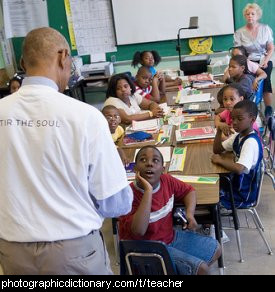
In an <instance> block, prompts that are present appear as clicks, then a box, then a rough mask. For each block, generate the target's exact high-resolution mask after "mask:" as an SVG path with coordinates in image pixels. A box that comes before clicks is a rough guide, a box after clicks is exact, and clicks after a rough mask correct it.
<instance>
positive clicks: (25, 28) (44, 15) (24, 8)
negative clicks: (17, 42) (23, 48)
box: [3, 0, 49, 39]
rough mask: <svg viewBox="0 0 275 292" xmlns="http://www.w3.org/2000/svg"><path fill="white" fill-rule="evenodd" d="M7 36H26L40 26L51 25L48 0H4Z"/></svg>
mask: <svg viewBox="0 0 275 292" xmlns="http://www.w3.org/2000/svg"><path fill="white" fill-rule="evenodd" d="M3 14H4V27H5V34H6V38H7V39H9V38H12V37H24V36H26V34H27V33H28V32H29V31H30V30H32V29H34V28H38V27H45V26H49V20H48V9H47V1H44V0H28V1H18V0H3Z"/></svg>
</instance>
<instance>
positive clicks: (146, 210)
mask: <svg viewBox="0 0 275 292" xmlns="http://www.w3.org/2000/svg"><path fill="white" fill-rule="evenodd" d="M136 181H137V182H139V183H140V184H141V185H142V188H143V189H144V194H143V196H142V200H141V202H140V205H139V207H138V209H137V211H136V213H135V214H134V216H133V220H132V225H131V232H132V233H133V234H134V235H137V236H144V234H145V233H146V231H147V229H148V225H149V219H150V212H151V206H152V193H153V187H152V186H151V185H150V183H149V182H148V181H147V180H146V179H144V178H143V177H141V176H140V173H139V171H138V172H137V173H136Z"/></svg>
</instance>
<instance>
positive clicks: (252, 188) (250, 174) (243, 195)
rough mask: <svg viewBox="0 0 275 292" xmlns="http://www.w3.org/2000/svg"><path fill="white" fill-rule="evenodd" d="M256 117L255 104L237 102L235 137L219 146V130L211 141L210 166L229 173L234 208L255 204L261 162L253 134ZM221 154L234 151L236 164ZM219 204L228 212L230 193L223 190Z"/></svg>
mask: <svg viewBox="0 0 275 292" xmlns="http://www.w3.org/2000/svg"><path fill="white" fill-rule="evenodd" d="M257 115H258V108H257V106H256V104H255V103H254V102H252V101H250V100H243V101H240V102H238V103H237V104H235V106H234V108H233V111H232V119H233V128H234V130H235V131H236V132H237V133H236V134H234V135H232V136H231V137H230V138H229V139H227V140H226V141H224V142H222V140H221V138H222V131H221V130H220V129H219V128H218V129H217V135H216V137H215V141H214V147H213V151H214V153H215V154H214V155H213V156H212V162H213V163H217V164H219V165H221V166H223V167H224V168H226V169H228V170H229V171H231V172H232V180H231V181H232V188H233V195H234V201H235V206H236V208H242V207H248V206H251V205H253V204H254V203H255V202H256V200H257V191H258V190H257V188H258V187H257V172H258V169H259V167H260V162H261V160H262V158H263V148H262V144H261V141H260V138H259V136H258V135H257V133H256V132H255V131H254V130H253V123H254V122H255V120H256V118H257ZM224 151H233V152H234V155H235V161H231V160H226V159H223V158H222V157H221V156H220V155H219V154H220V153H222V152H224ZM220 201H221V204H222V205H223V206H224V207H225V208H226V209H231V203H230V194H229V190H228V189H225V188H223V186H221V197H220Z"/></svg>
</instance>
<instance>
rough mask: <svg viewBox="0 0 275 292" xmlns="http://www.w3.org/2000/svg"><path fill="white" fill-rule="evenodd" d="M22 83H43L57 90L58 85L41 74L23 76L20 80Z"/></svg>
mask: <svg viewBox="0 0 275 292" xmlns="http://www.w3.org/2000/svg"><path fill="white" fill-rule="evenodd" d="M24 85H45V86H49V87H51V88H53V89H54V90H57V91H58V86H57V85H56V83H55V82H54V81H53V80H51V79H49V78H47V77H43V76H31V77H25V78H24V79H23V82H22V86H24Z"/></svg>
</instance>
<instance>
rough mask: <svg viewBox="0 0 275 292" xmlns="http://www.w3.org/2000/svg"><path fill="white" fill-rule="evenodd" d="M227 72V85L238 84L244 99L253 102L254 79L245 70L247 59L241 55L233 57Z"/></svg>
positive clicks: (246, 69)
mask: <svg viewBox="0 0 275 292" xmlns="http://www.w3.org/2000/svg"><path fill="white" fill-rule="evenodd" d="M228 72H229V75H230V79H229V80H228V81H227V83H233V82H236V83H238V84H239V85H240V88H241V90H242V91H243V93H244V95H243V97H244V99H250V100H253V98H254V93H255V92H254V89H253V82H254V79H255V78H254V77H253V76H252V75H251V74H249V71H248V68H247V58H246V57H245V56H242V55H237V56H233V57H232V58H231V60H230V62H229V69H228Z"/></svg>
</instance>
